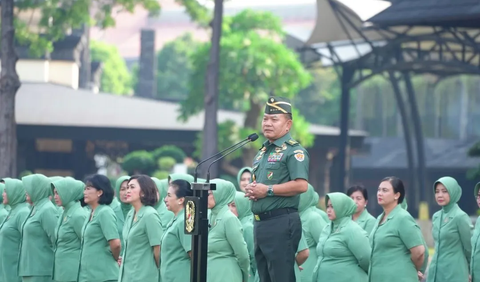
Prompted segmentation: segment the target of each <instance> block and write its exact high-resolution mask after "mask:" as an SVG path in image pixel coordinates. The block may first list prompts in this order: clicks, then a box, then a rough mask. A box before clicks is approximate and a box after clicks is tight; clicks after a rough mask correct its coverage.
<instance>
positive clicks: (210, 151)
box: [202, 0, 223, 178]
mask: <svg viewBox="0 0 480 282" xmlns="http://www.w3.org/2000/svg"><path fill="white" fill-rule="evenodd" d="M222 17H223V0H215V8H214V12H213V22H212V44H211V47H210V60H209V62H208V66H207V75H206V78H205V79H206V81H205V100H204V105H205V122H204V126H203V145H202V157H203V158H204V159H205V158H208V157H210V156H212V155H214V154H215V153H216V152H217V146H218V127H217V126H218V121H217V110H218V69H219V65H220V38H221V37H222ZM210 173H211V176H212V177H211V178H213V177H217V176H218V164H214V165H212V168H211V170H210Z"/></svg>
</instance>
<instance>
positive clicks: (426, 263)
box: [400, 198, 430, 277]
mask: <svg viewBox="0 0 480 282" xmlns="http://www.w3.org/2000/svg"><path fill="white" fill-rule="evenodd" d="M400 206H401V207H402V209H404V210H406V211H408V204H407V198H403V202H402V203H401V204H400ZM422 238H423V237H422ZM423 247H424V248H425V254H424V256H423V264H422V267H421V269H420V272H421V274H422V275H423V274H425V270H426V269H427V266H428V262H429V261H428V258H429V256H430V255H429V253H428V246H427V242H425V238H423ZM425 277H426V276H425Z"/></svg>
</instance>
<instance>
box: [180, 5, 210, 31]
mask: <svg viewBox="0 0 480 282" xmlns="http://www.w3.org/2000/svg"><path fill="white" fill-rule="evenodd" d="M175 2H177V3H179V4H181V5H182V6H184V7H185V10H186V12H187V14H188V15H190V18H191V19H192V20H193V21H194V22H196V23H198V24H199V25H200V26H203V27H207V26H208V24H209V22H210V21H211V20H212V16H211V15H210V13H209V11H208V9H207V8H206V7H205V6H203V5H202V4H200V3H199V2H198V1H197V0H175Z"/></svg>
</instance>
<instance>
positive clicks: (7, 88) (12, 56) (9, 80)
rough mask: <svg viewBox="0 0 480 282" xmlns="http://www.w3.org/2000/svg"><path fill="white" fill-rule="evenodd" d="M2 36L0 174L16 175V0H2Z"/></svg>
mask: <svg viewBox="0 0 480 282" xmlns="http://www.w3.org/2000/svg"><path fill="white" fill-rule="evenodd" d="M1 3H2V25H1V32H2V40H1V43H0V44H1V45H0V48H1V54H0V58H1V61H2V62H1V65H2V71H1V72H0V177H17V130H16V124H15V95H16V93H17V90H18V88H20V79H19V78H18V74H17V71H16V67H15V66H16V64H17V60H18V56H17V54H16V52H15V46H14V37H15V28H14V26H13V18H14V13H13V6H14V0H1Z"/></svg>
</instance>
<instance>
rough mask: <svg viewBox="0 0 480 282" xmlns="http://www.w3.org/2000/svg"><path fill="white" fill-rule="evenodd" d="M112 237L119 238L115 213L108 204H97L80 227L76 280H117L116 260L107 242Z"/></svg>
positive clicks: (81, 281)
mask: <svg viewBox="0 0 480 282" xmlns="http://www.w3.org/2000/svg"><path fill="white" fill-rule="evenodd" d="M113 239H120V236H119V235H118V230H117V219H116V217H115V213H114V212H113V210H112V208H111V207H110V206H107V205H98V206H97V208H96V209H95V211H94V212H93V215H92V218H91V219H90V216H89V217H87V219H86V220H85V223H84V225H83V228H82V251H81V254H80V268H79V271H78V282H100V281H101V282H105V281H117V280H118V272H119V267H118V262H117V261H116V260H115V259H114V258H113V255H112V251H111V250H110V244H109V241H110V240H113Z"/></svg>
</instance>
